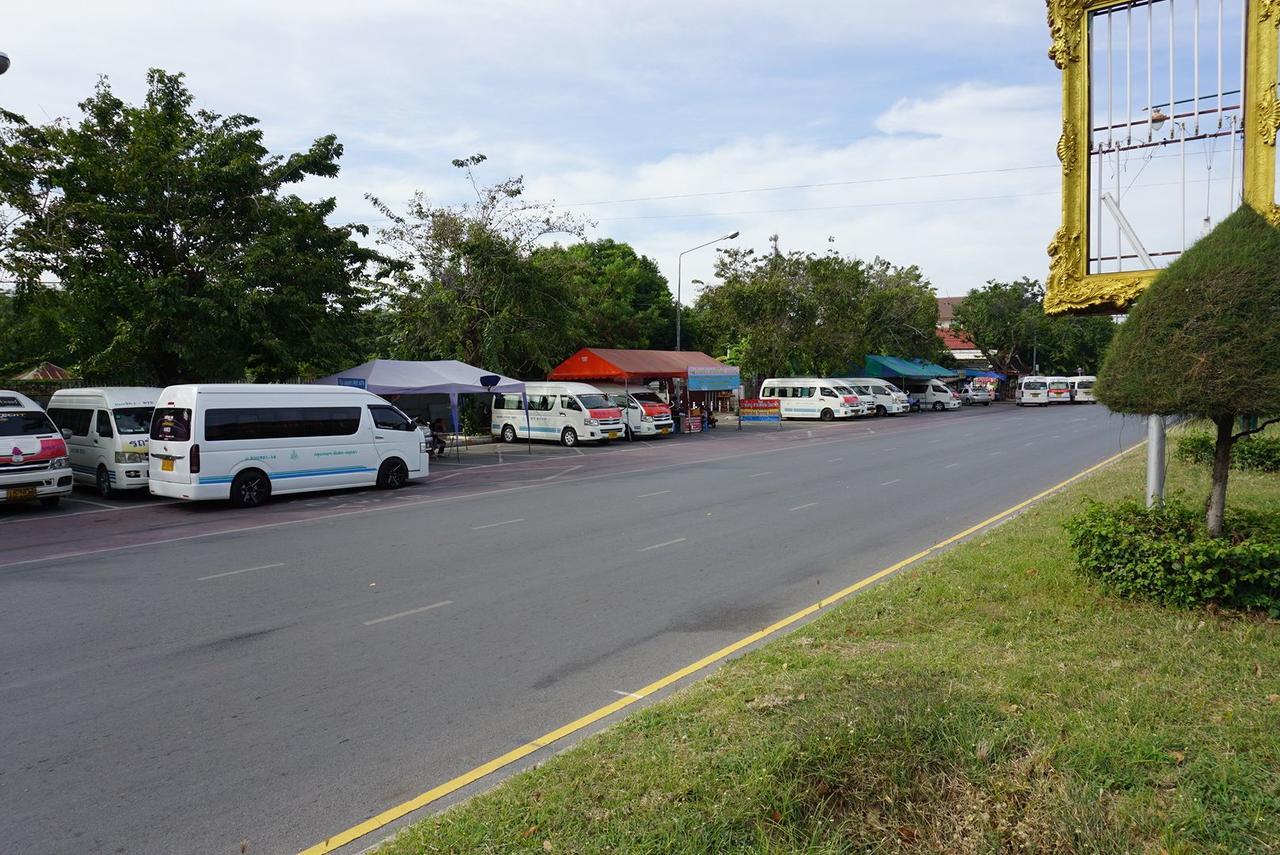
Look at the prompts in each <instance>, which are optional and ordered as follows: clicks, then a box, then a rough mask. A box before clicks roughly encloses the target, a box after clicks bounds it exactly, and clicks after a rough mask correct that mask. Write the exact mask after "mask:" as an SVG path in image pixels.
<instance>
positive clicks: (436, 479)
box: [427, 472, 467, 484]
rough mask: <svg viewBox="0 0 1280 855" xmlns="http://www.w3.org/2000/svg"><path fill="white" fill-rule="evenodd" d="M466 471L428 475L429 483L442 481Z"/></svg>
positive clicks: (463, 473)
mask: <svg viewBox="0 0 1280 855" xmlns="http://www.w3.org/2000/svg"><path fill="white" fill-rule="evenodd" d="M465 474H467V473H465V472H450V473H449V474H448V475H428V476H427V483H428V484H436V483H439V482H440V481H448V480H449V479H450V478H457V477H458V476H459V475H465Z"/></svg>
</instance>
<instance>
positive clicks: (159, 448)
mask: <svg viewBox="0 0 1280 855" xmlns="http://www.w3.org/2000/svg"><path fill="white" fill-rule="evenodd" d="M191 432H192V424H191V410H190V409H189V408H187V407H156V411H155V413H153V414H152V416H151V445H150V447H151V457H150V461H149V466H148V468H147V474H148V477H149V478H151V479H152V480H153V481H169V482H172V483H175V484H190V483H192V478H191V445H192V443H191Z"/></svg>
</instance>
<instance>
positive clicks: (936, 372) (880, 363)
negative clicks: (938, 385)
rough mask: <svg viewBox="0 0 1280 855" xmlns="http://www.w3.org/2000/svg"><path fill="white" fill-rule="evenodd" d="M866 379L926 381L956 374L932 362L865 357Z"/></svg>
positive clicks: (876, 356)
mask: <svg viewBox="0 0 1280 855" xmlns="http://www.w3.org/2000/svg"><path fill="white" fill-rule="evenodd" d="M862 370H863V372H864V373H865V374H866V376H868V377H883V378H886V379H888V378H890V377H901V378H903V379H907V380H928V379H930V378H933V377H955V376H956V372H955V371H953V370H951V369H950V368H943V367H942V366H941V365H938V364H936V363H933V362H925V361H924V360H921V359H900V358H898V357H896V356H878V355H872V356H868V357H867V364H866V366H865V367H864V368H863V369H862Z"/></svg>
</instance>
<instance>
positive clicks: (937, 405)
mask: <svg viewBox="0 0 1280 855" xmlns="http://www.w3.org/2000/svg"><path fill="white" fill-rule="evenodd" d="M933 411H934V412H935V413H940V412H942V402H941V401H934V402H933Z"/></svg>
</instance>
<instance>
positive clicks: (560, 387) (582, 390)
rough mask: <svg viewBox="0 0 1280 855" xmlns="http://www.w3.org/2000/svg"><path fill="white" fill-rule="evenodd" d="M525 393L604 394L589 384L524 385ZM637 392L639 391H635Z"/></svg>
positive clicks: (552, 383)
mask: <svg viewBox="0 0 1280 855" xmlns="http://www.w3.org/2000/svg"><path fill="white" fill-rule="evenodd" d="M524 388H525V392H526V393H529V394H532V393H534V392H537V393H539V394H546V393H547V392H551V391H556V392H567V393H568V394H570V395H603V394H604V393H603V392H601V391H600V390H599V389H597V388H596V387H595V386H592V385H591V384H590V383H568V382H565V383H557V382H548V383H526V384H524ZM637 391H639V390H638V389H637Z"/></svg>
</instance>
